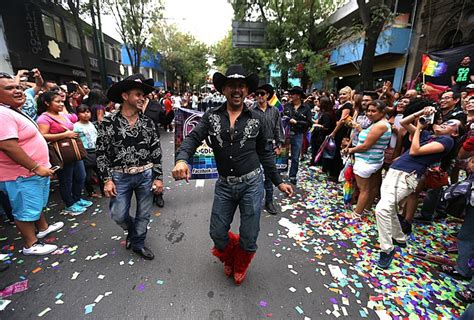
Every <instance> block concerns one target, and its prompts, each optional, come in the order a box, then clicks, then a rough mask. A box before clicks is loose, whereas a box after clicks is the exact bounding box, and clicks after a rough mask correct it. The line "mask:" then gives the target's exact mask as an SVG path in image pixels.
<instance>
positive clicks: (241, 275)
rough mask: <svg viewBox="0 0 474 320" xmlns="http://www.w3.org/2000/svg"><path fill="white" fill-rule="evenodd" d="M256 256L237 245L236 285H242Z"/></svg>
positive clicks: (235, 255) (235, 263)
mask: <svg viewBox="0 0 474 320" xmlns="http://www.w3.org/2000/svg"><path fill="white" fill-rule="evenodd" d="M254 256H255V252H250V251H246V250H244V249H242V248H241V247H240V245H237V246H236V247H235V250H234V282H235V284H236V285H240V284H241V283H242V282H243V281H244V280H245V276H246V275H247V269H248V268H249V266H250V262H251V261H252V259H253V257H254Z"/></svg>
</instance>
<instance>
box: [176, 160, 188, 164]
mask: <svg viewBox="0 0 474 320" xmlns="http://www.w3.org/2000/svg"><path fill="white" fill-rule="evenodd" d="M180 162H184V163H186V164H188V162H187V161H186V160H178V161H176V163H175V165H177V164H178V163H180Z"/></svg>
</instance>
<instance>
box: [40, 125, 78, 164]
mask: <svg viewBox="0 0 474 320" xmlns="http://www.w3.org/2000/svg"><path fill="white" fill-rule="evenodd" d="M49 118H50V119H52V120H53V121H55V122H56V123H58V124H59V125H60V126H61V127H63V128H64V129H65V130H69V129H68V128H67V127H66V126H65V125H63V124H62V123H61V122H59V121H58V120H56V119H54V118H52V117H49ZM48 148H49V158H50V163H51V165H53V166H59V167H61V168H62V167H64V165H68V164H71V163H73V162H75V161H80V160H83V159H85V158H86V157H87V151H86V148H84V145H83V144H82V141H81V140H80V139H78V138H77V139H76V138H65V139H61V140H58V141H54V142H49V143H48Z"/></svg>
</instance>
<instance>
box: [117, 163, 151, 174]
mask: <svg viewBox="0 0 474 320" xmlns="http://www.w3.org/2000/svg"><path fill="white" fill-rule="evenodd" d="M151 168H153V163H149V164H146V165H144V166H141V167H128V168H122V167H115V168H112V171H115V172H120V173H127V174H137V173H142V172H143V171H146V170H148V169H151Z"/></svg>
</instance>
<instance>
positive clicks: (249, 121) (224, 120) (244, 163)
mask: <svg viewBox="0 0 474 320" xmlns="http://www.w3.org/2000/svg"><path fill="white" fill-rule="evenodd" d="M226 106H227V103H223V104H222V105H220V106H219V107H216V108H213V109H210V110H209V111H207V112H206V113H205V114H204V115H203V117H202V118H201V121H200V122H199V123H198V125H197V126H196V127H195V128H194V129H193V131H191V133H190V134H189V135H188V136H187V137H186V139H184V141H183V143H182V144H181V146H180V148H179V149H178V152H177V155H176V161H178V160H185V161H189V159H190V158H191V157H192V155H193V154H194V152H195V151H196V149H197V147H198V146H200V145H201V144H202V141H203V140H204V139H207V138H208V137H209V138H210V139H209V140H210V141H208V144H209V145H210V146H211V147H212V149H213V151H214V156H215V158H216V165H217V171H218V172H219V174H220V175H221V176H224V177H228V176H235V177H240V176H242V175H245V174H247V173H249V172H251V171H253V170H255V169H258V168H259V167H260V164H262V165H263V169H264V170H265V173H266V174H267V175H269V177H270V179H271V180H272V182H273V183H274V184H275V185H279V184H280V183H281V182H282V180H281V177H280V175H279V174H278V172H277V169H276V166H275V157H274V155H273V152H272V150H269V149H268V148H266V144H267V140H266V137H265V135H264V132H263V123H264V122H263V116H262V115H261V114H258V113H256V112H255V111H253V110H250V109H248V108H247V107H246V106H244V108H243V110H242V113H241V114H240V115H239V117H238V118H237V119H236V120H235V124H234V127H233V128H232V127H231V126H230V118H229V114H228V112H227V108H226Z"/></svg>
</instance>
